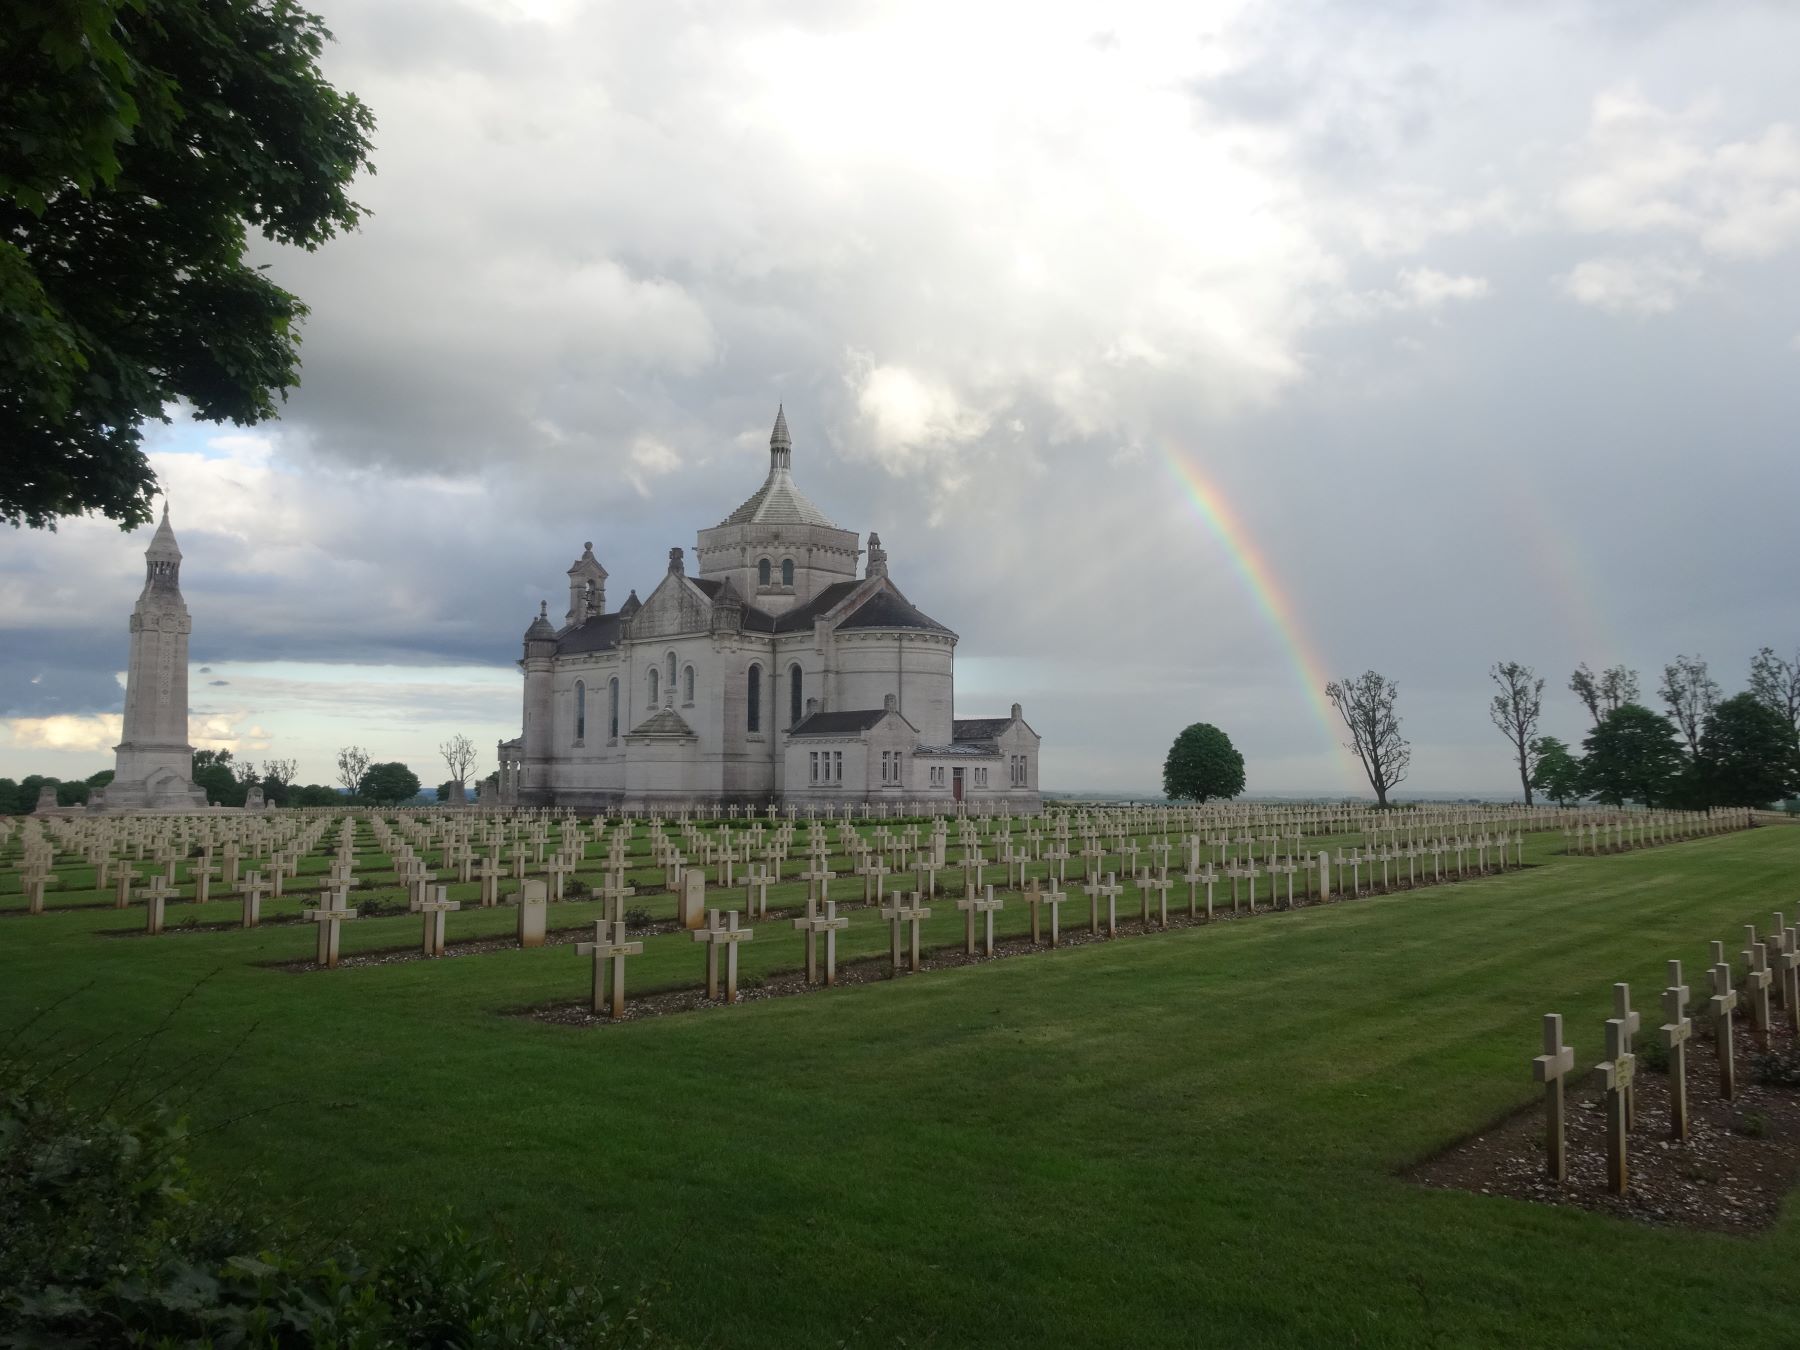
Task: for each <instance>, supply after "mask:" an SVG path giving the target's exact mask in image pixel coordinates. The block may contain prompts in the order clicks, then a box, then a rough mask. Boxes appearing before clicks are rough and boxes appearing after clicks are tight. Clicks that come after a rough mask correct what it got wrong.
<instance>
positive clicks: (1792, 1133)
mask: <svg viewBox="0 0 1800 1350" xmlns="http://www.w3.org/2000/svg"><path fill="white" fill-rule="evenodd" d="M1644 1021H1645V1027H1644V1031H1645V1032H1647V1033H1648V1036H1646V1035H1644V1034H1642V1033H1640V1034H1639V1036H1638V1039H1637V1046H1638V1072H1637V1081H1636V1089H1637V1121H1636V1128H1634V1129H1633V1130H1632V1132H1631V1134H1630V1136H1629V1144H1628V1149H1627V1154H1626V1157H1627V1162H1628V1167H1629V1176H1628V1185H1627V1189H1626V1193H1625V1194H1624V1195H1613V1194H1612V1193H1611V1192H1610V1191H1608V1190H1607V1187H1606V1112H1605V1094H1604V1093H1600V1092H1593V1093H1591V1094H1590V1092H1589V1091H1588V1089H1587V1088H1586V1087H1584V1089H1583V1091H1582V1094H1581V1095H1580V1096H1576V1095H1575V1094H1573V1093H1572V1094H1571V1095H1570V1097H1569V1101H1568V1106H1567V1110H1566V1111H1565V1113H1564V1118H1565V1120H1566V1122H1567V1126H1566V1128H1567V1132H1568V1158H1569V1179H1568V1180H1567V1181H1566V1182H1563V1183H1561V1184H1560V1185H1559V1184H1558V1183H1556V1182H1554V1181H1551V1180H1550V1178H1549V1176H1548V1174H1547V1172H1546V1171H1545V1163H1544V1108H1543V1103H1542V1101H1541V1100H1536V1101H1533V1102H1532V1103H1531V1104H1530V1105H1528V1106H1524V1107H1521V1108H1520V1109H1519V1110H1518V1111H1516V1112H1514V1113H1513V1114H1511V1115H1509V1116H1507V1117H1506V1118H1505V1119H1503V1120H1501V1121H1499V1122H1498V1123H1496V1124H1495V1125H1493V1126H1491V1127H1489V1128H1488V1129H1486V1130H1484V1131H1482V1132H1481V1133H1480V1134H1477V1135H1475V1136H1473V1137H1471V1138H1469V1139H1465V1140H1462V1141H1460V1142H1459V1143H1456V1144H1453V1145H1452V1146H1451V1147H1450V1148H1448V1149H1446V1150H1444V1151H1443V1152H1442V1153H1439V1154H1437V1155H1435V1156H1433V1157H1431V1158H1427V1159H1426V1160H1425V1161H1424V1162H1422V1163H1419V1164H1417V1165H1416V1166H1414V1167H1412V1168H1410V1169H1408V1170H1407V1171H1406V1172H1404V1173H1402V1175H1403V1176H1405V1177H1406V1178H1407V1179H1408V1180H1411V1181H1416V1182H1418V1183H1419V1184H1420V1185H1424V1186H1437V1187H1443V1188H1446V1189H1451V1190H1464V1191H1473V1192H1477V1193H1479V1194H1481V1195H1505V1196H1511V1197H1513V1198H1514V1199H1518V1200H1529V1201H1534V1202H1536V1203H1538V1204H1545V1205H1574V1206H1577V1207H1578V1208H1581V1209H1586V1210H1592V1211H1594V1212H1595V1213H1599V1214H1610V1215H1613V1216H1614V1217H1616V1218H1621V1219H1634V1220H1637V1221H1638V1222H1640V1223H1649V1224H1665V1225H1671V1226H1677V1227H1684V1228H1699V1229H1706V1230H1709V1231H1713V1232H1721V1233H1754V1232H1759V1231H1761V1230H1762V1229H1765V1228H1767V1227H1769V1226H1770V1225H1771V1224H1773V1223H1774V1222H1775V1219H1776V1216H1777V1215H1779V1214H1780V1212H1781V1206H1782V1203H1783V1201H1784V1200H1785V1199H1786V1198H1787V1195H1788V1193H1789V1191H1791V1190H1792V1189H1793V1187H1794V1184H1795V1183H1796V1181H1800V1047H1797V1046H1796V1045H1795V1043H1794V1039H1793V1037H1792V1036H1791V1035H1790V1034H1788V1033H1787V1032H1786V1031H1784V1030H1782V1029H1779V1028H1778V1029H1777V1030H1776V1032H1775V1034H1774V1038H1773V1042H1772V1048H1771V1051H1770V1052H1769V1054H1768V1055H1766V1056H1765V1055H1762V1054H1761V1053H1760V1052H1759V1051H1758V1050H1757V1048H1756V1038H1755V1036H1754V1034H1753V1033H1752V1032H1751V1030H1750V1028H1749V1026H1748V1024H1747V1023H1745V1022H1743V1021H1739V1022H1737V1023H1736V1024H1735V1028H1734V1033H1733V1043H1734V1048H1735V1054H1734V1057H1733V1058H1734V1062H1735V1066H1736V1069H1737V1084H1738V1095H1737V1099H1736V1100H1735V1101H1729V1102H1728V1101H1725V1100H1724V1099H1722V1098H1721V1097H1720V1096H1719V1061H1718V1056H1717V1054H1716V1052H1715V1050H1714V1044H1713V1033H1712V1027H1711V1024H1710V1022H1708V1021H1706V1020H1704V1019H1702V1018H1698V1017H1696V1018H1694V1032H1693V1037H1692V1039H1690V1040H1689V1041H1688V1055H1687V1090H1688V1121H1689V1135H1688V1139H1687V1141H1686V1142H1685V1143H1677V1142H1675V1141H1674V1140H1673V1139H1671V1138H1670V1137H1669V1079H1668V1076H1667V1074H1666V1072H1662V1071H1651V1070H1647V1069H1646V1068H1645V1063H1644V1055H1643V1051H1644V1050H1645V1048H1646V1042H1647V1041H1650V1042H1655V1041H1656V1040H1657V1032H1656V1030H1655V1028H1654V1027H1653V1026H1651V1025H1650V1018H1649V1016H1648V1015H1646V1016H1645V1019H1644ZM1588 1044H1589V1046H1590V1047H1591V1046H1592V1044H1593V1042H1592V1041H1591V1040H1590V1041H1589V1043H1588ZM1528 1048H1529V1047H1528ZM1528 1058H1529V1056H1528V1055H1527V1054H1526V1053H1525V1051H1524V1050H1521V1052H1520V1060H1519V1063H1520V1067H1521V1069H1523V1068H1524V1067H1525V1065H1526V1061H1527V1059H1528ZM1521 1076H1523V1075H1521ZM1771 1078H1772V1079H1773V1081H1766V1080H1769V1079H1771ZM1583 1081H1584V1082H1585V1083H1586V1084H1588V1085H1591V1083H1592V1076H1591V1075H1588V1076H1586V1077H1585V1078H1584V1080H1583ZM1789 1084H1792V1086H1789Z"/></svg>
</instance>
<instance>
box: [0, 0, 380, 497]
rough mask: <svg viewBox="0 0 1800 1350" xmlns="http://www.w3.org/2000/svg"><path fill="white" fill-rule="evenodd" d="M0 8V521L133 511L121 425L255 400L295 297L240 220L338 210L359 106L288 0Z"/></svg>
mask: <svg viewBox="0 0 1800 1350" xmlns="http://www.w3.org/2000/svg"><path fill="white" fill-rule="evenodd" d="M14 10H17V11H18V12H17V14H16V15H15V14H14V13H13V11H9V16H8V24H7V25H6V26H4V27H3V28H0V114H3V115H0V240H5V241H8V242H5V243H0V444H4V445H6V446H7V447H8V451H9V454H8V455H7V457H6V461H5V463H4V464H0V519H3V520H6V521H8V522H9V523H11V524H13V525H28V526H32V527H48V528H54V524H55V522H56V520H57V519H59V518H60V517H63V516H69V515H78V514H84V513H87V512H99V513H100V514H102V515H104V516H107V517H109V518H111V519H114V520H117V521H119V522H120V524H121V525H123V526H126V527H130V526H133V525H138V524H142V523H145V522H146V521H148V520H149V519H150V514H151V510H150V506H151V498H152V495H153V493H154V492H155V488H156V480H155V476H154V474H153V473H152V472H151V470H150V468H149V465H148V463H147V462H146V461H145V459H144V456H143V453H142V449H141V438H140V435H139V431H138V428H139V427H140V425H141V424H142V423H143V422H144V421H146V420H148V419H152V418H156V419H161V418H163V417H164V410H165V409H166V408H167V407H168V406H169V405H170V404H172V403H175V402H177V401H179V400H185V401H187V402H188V403H189V404H191V405H192V407H193V409H194V413H195V415H196V416H198V417H199V418H201V419H202V420H205V421H218V422H235V423H237V424H239V425H247V424H250V423H253V422H256V421H260V420H262V419H263V418H266V417H269V416H272V415H273V414H274V412H275V409H276V406H277V396H281V395H285V393H286V391H287V390H288V389H290V388H292V387H293V386H294V385H295V384H297V383H298V381H299V369H300V356H299V337H298V325H299V321H300V319H301V318H303V317H304V315H305V313H306V309H305V306H304V305H302V304H301V302H300V301H299V299H298V298H296V297H295V296H293V295H291V294H289V293H288V292H287V291H285V290H283V289H282V288H281V287H279V286H277V285H276V284H275V283H274V282H273V281H271V280H269V278H268V277H267V276H265V275H263V274H262V272H261V271H260V270H259V269H256V268H251V267H249V266H247V265H246V264H245V262H244V250H245V247H246V243H247V240H248V237H249V231H250V230H251V229H252V228H254V229H256V230H258V231H260V232H261V233H262V234H263V235H264V236H265V237H267V238H269V239H272V240H275V241H277V242H280V243H287V244H293V245H296V246H298V247H301V248H308V249H310V248H316V247H317V246H318V245H319V244H320V243H322V242H324V241H325V240H327V239H330V238H332V237H333V236H334V235H335V234H337V233H338V232H339V231H340V230H346V229H353V228H355V226H356V223H357V221H358V220H359V219H360V218H361V215H362V208H361V207H360V206H359V205H357V203H355V202H354V201H353V200H352V199H351V198H350V196H349V185H350V183H351V181H352V180H353V179H354V178H355V176H356V175H357V174H358V173H359V172H361V171H362V170H364V169H365V168H367V167H368V156H369V152H370V148H371V146H370V141H369V136H370V133H371V132H372V131H373V129H374V119H373V117H372V115H371V114H370V113H369V110H368V109H367V108H366V107H364V106H363V104H362V103H361V102H360V101H359V100H358V99H357V98H356V97H355V96H354V95H351V94H344V93H340V92H339V91H338V90H336V89H334V88H332V86H331V85H330V84H328V83H327V82H326V81H325V80H324V78H323V76H322V75H321V74H320V73H319V71H318V69H317V66H316V61H317V58H318V55H319V53H320V52H321V51H322V50H323V46H324V42H325V40H326V38H327V37H328V36H329V34H328V33H327V32H326V30H325V28H324V27H323V25H322V24H321V23H320V21H319V19H318V18H317V17H316V16H315V15H312V14H309V13H308V12H307V11H305V10H303V9H300V8H299V7H298V6H296V5H293V4H291V3H288V0H271V2H270V3H247V2H243V0H238V2H234V3H209V2H208V0H62V2H61V3H58V2H57V0H23V3H22V5H16V6H14Z"/></svg>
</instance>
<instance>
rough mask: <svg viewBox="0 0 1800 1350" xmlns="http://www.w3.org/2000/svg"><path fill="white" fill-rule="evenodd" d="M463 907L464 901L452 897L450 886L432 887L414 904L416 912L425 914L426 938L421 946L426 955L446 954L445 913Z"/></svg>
mask: <svg viewBox="0 0 1800 1350" xmlns="http://www.w3.org/2000/svg"><path fill="white" fill-rule="evenodd" d="M461 908H462V901H460V900H452V899H451V898H450V888H449V887H448V886H433V887H431V888H430V889H429V890H428V891H427V892H426V895H425V898H424V899H422V900H420V901H419V902H418V903H417V904H415V905H413V906H412V909H413V911H414V912H415V913H417V914H422V915H423V916H424V940H423V942H422V943H421V947H422V949H423V951H424V953H425V955H426V956H442V955H443V954H444V915H446V914H447V913H449V912H450V911H451V910H453V909H461Z"/></svg>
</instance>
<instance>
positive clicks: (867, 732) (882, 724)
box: [497, 412, 1040, 812]
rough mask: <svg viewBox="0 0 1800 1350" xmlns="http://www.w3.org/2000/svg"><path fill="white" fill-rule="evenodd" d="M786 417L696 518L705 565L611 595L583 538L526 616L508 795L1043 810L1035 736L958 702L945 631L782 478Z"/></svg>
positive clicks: (871, 551)
mask: <svg viewBox="0 0 1800 1350" xmlns="http://www.w3.org/2000/svg"><path fill="white" fill-rule="evenodd" d="M792 461H793V447H792V444H791V443H790V441H789V439H788V430H787V418H786V416H785V414H784V413H782V412H777V413H776V415H775V431H774V434H773V435H772V436H771V437H770V438H769V476H768V477H767V478H766V479H765V480H764V481H763V485H762V486H761V487H760V488H759V489H757V491H756V493H755V494H754V495H753V496H752V497H751V498H750V500H749V501H747V502H745V503H744V504H743V505H742V506H740V507H738V509H737V510H735V511H733V512H732V513H731V514H730V515H729V516H727V517H726V518H725V519H724V521H722V522H721V523H720V524H718V525H716V526H714V527H713V528H711V529H707V530H701V531H700V533H699V537H698V539H697V541H696V544H697V546H696V548H695V560H696V562H697V564H698V569H697V570H698V575H696V576H689V575H687V569H686V567H685V565H684V563H683V558H682V551H681V550H680V549H679V548H672V549H670V550H669V567H668V574H667V575H666V576H664V577H663V579H662V582H661V584H660V585H658V586H657V587H656V589H655V590H654V591H652V592H651V593H650V598H649V599H647V600H644V601H641V602H640V601H639V600H638V597H637V592H636V591H633V592H632V593H631V595H630V596H629V598H627V599H626V601H625V603H624V604H623V605H621V606H619V608H618V609H616V610H613V611H611V612H609V611H608V610H607V608H606V580H607V572H606V569H605V568H604V567H602V566H601V565H600V563H599V561H598V560H597V559H596V558H595V557H594V549H593V545H592V544H588V545H586V546H585V547H584V548H583V550H582V554H581V557H579V558H578V559H576V561H575V565H574V566H573V567H571V568H570V569H569V608H568V612H567V614H566V615H565V616H564V620H563V623H562V625H561V626H560V627H558V626H556V625H554V624H552V623H551V621H550V618H549V615H548V613H547V610H548V606H542V607H540V610H539V613H538V617H537V618H536V620H534V621H533V623H532V625H531V627H530V628H528V629H526V631H525V655H524V659H523V660H522V661H520V663H519V664H520V665H521V666H522V667H523V669H524V672H525V711H524V729H523V734H522V735H521V736H520V737H519V738H518V739H517V740H512V741H505V742H502V743H501V745H500V746H499V755H500V772H499V776H498V784H497V785H498V790H499V796H500V800H501V801H502V802H504V803H509V804H519V805H526V806H550V805H555V806H571V807H575V808H577V809H580V810H594V809H602V808H606V807H611V806H620V805H623V806H649V807H654V806H660V805H679V804H685V803H694V804H698V803H710V802H741V803H745V804H758V805H760V804H763V803H768V802H775V801H780V802H783V803H790V804H800V805H828V804H846V803H863V802H881V801H892V802H895V803H900V802H917V801H939V802H945V803H949V802H965V803H968V804H969V805H970V807H971V808H972V809H976V810H979V809H981V808H982V807H983V806H986V807H990V808H994V809H1000V808H1004V809H1007V810H1011V811H1015V812H1022V811H1023V812H1030V811H1036V810H1038V809H1039V806H1040V799H1039V797H1038V744H1039V743H1038V735H1037V733H1036V732H1035V731H1033V730H1032V729H1031V728H1030V727H1029V726H1027V725H1026V723H1025V720H1024V718H1023V717H1022V716H1021V715H1020V708H1019V705H1018V704H1016V703H1015V704H1013V706H1012V712H1011V714H1010V715H1009V716H1006V717H981V718H958V717H957V716H956V715H955V712H954V709H955V653H956V634H955V633H953V632H951V631H950V630H949V629H948V628H946V627H945V626H944V625H943V624H941V623H939V622H937V620H935V619H932V618H930V617H928V616H927V615H925V614H924V613H922V612H921V611H920V610H919V609H917V608H916V607H915V606H914V605H913V604H912V603H911V602H910V601H909V600H908V599H907V598H906V597H905V596H904V595H903V594H901V592H900V588H899V587H898V586H896V585H894V583H893V582H892V581H891V580H890V579H889V578H888V574H887V555H886V554H885V553H884V552H883V551H882V548H881V539H880V537H879V536H878V535H875V534H871V535H870V536H869V546H868V568H867V570H866V572H865V573H864V575H863V576H862V577H861V578H860V579H859V578H858V577H857V575H856V567H857V559H858V558H859V556H861V554H862V552H863V550H862V548H861V547H860V546H859V540H858V536H857V534H856V532H855V531H853V530H844V529H839V528H838V527H837V526H836V525H834V524H832V523H831V521H830V520H829V519H827V518H826V516H825V513H824V512H822V511H820V510H819V508H818V507H816V506H814V505H813V504H812V503H811V502H810V501H808V500H807V499H806V498H805V497H804V496H803V495H802V494H801V492H800V489H799V488H798V487H796V486H795V485H794V479H793V474H792Z"/></svg>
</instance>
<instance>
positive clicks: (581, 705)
mask: <svg viewBox="0 0 1800 1350" xmlns="http://www.w3.org/2000/svg"><path fill="white" fill-rule="evenodd" d="M586 735H587V685H586V684H584V683H583V682H582V681H580V680H577V681H575V743H576V744H577V745H579V744H581V741H582V738H583V737H585V736H586Z"/></svg>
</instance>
